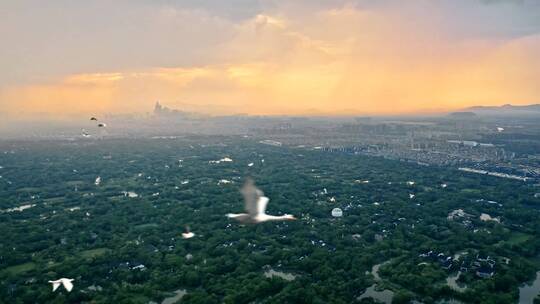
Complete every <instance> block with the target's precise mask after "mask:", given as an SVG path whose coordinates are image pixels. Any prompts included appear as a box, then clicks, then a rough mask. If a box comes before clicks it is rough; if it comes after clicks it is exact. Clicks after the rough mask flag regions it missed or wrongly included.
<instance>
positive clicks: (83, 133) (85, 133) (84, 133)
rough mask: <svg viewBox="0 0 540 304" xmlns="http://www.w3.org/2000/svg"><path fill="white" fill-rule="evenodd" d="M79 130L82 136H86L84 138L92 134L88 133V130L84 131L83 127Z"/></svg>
mask: <svg viewBox="0 0 540 304" xmlns="http://www.w3.org/2000/svg"><path fill="white" fill-rule="evenodd" d="M81 132H82V133H81V134H82V136H83V137H86V138H88V137H91V136H92V135H90V134H89V133H88V132H86V130H85V129H82V131H81Z"/></svg>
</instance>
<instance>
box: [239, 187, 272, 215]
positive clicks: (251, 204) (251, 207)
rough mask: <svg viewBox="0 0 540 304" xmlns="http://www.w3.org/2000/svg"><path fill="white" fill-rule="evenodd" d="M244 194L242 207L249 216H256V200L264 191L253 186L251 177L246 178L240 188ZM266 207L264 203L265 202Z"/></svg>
mask: <svg viewBox="0 0 540 304" xmlns="http://www.w3.org/2000/svg"><path fill="white" fill-rule="evenodd" d="M240 192H241V193H242V195H243V196H244V203H245V206H244V209H246V212H247V213H248V214H249V215H250V216H256V215H257V214H258V212H259V207H258V202H259V199H260V198H261V197H262V196H263V195H264V193H263V192H262V191H261V190H259V189H258V188H257V187H255V183H254V182H253V180H252V179H248V180H247V181H246V183H245V184H244V186H243V187H242V190H240ZM265 208H266V204H265Z"/></svg>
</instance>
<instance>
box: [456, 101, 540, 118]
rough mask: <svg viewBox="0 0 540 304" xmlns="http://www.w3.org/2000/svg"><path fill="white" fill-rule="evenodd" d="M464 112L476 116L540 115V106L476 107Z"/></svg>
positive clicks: (506, 105)
mask: <svg viewBox="0 0 540 304" xmlns="http://www.w3.org/2000/svg"><path fill="white" fill-rule="evenodd" d="M463 111H467V112H474V113H476V114H492V115H506V114H514V115H517V114H540V104H531V105H524V106H514V105H511V104H505V105H502V106H474V107H470V108H466V109H463Z"/></svg>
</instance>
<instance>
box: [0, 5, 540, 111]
mask: <svg viewBox="0 0 540 304" xmlns="http://www.w3.org/2000/svg"><path fill="white" fill-rule="evenodd" d="M210 2H211V1H205V2H204V3H202V4H201V5H197V4H196V2H193V3H191V2H187V3H184V5H183V6H178V5H175V4H171V3H172V2H171V3H169V2H168V1H158V2H146V1H135V2H130V3H127V2H126V3H124V2H118V3H117V4H114V5H112V4H106V3H100V2H99V1H98V2H96V3H98V4H99V5H98V4H92V5H90V4H89V5H87V6H85V7H79V6H78V5H74V4H71V2H66V3H62V5H59V4H56V6H52V7H49V8H46V9H45V12H42V11H41V10H40V11H39V12H38V10H37V8H36V7H34V8H33V9H32V10H30V8H32V6H31V5H29V4H28V3H24V4H19V2H14V3H13V4H8V5H6V6H7V8H6V9H3V10H0V17H3V18H4V19H3V21H0V28H1V29H0V34H2V37H4V38H3V40H4V42H6V44H5V45H9V46H10V47H8V48H3V49H2V50H0V58H2V59H0V63H1V64H2V65H3V66H4V65H5V66H6V69H4V70H2V71H0V80H2V82H0V83H3V85H2V84H0V108H1V109H2V110H3V111H5V112H6V113H10V115H24V114H27V113H32V112H39V113H50V114H53V115H58V114H60V115H72V114H84V113H90V112H92V113H95V112H145V111H148V110H149V109H150V108H151V105H152V104H153V103H154V102H155V100H161V101H163V102H164V103H165V104H167V105H170V106H173V107H179V108H183V109H188V110H197V111H204V112H207V113H251V114H320V113H327V114H347V113H409V112H415V111H440V110H448V109H456V108H461V107H464V106H468V105H474V104H485V105H488V104H492V105H494V104H503V103H516V104H525V103H534V102H539V100H540V98H539V97H540V89H538V86H537V85H536V84H537V83H539V81H540V59H539V56H538V55H537V54H539V53H540V9H539V8H540V6H539V5H538V2H529V1H527V0H523V1H477V2H474V1H463V0H455V1H454V0H452V1H450V0H447V1H428V0H418V1H412V2H407V3H406V4H405V3H404V2H401V1H390V0H382V1H376V2H373V1H356V2H345V1H344V2H342V3H338V4H337V5H336V2H335V1H333V2H331V1H305V2H304V1H300V2H296V1H295V2H294V3H289V2H283V3H281V2H280V1H272V2H267V1H260V2H250V3H249V4H248V2H247V1H237V2H238V3H240V4H242V5H240V4H239V5H238V6H237V9H231V8H224V7H222V8H220V7H219V6H217V7H211V5H210ZM244 2H245V3H244ZM254 3H255V4H254ZM233 7H234V6H233ZM25 9H26V10H25ZM16 15H17V16H16ZM66 15H67V16H68V17H66ZM98 16H99V17H101V19H100V22H97V21H96V20H94V18H97V17H98ZM24 22H28V23H27V24H25V25H24V26H23V23H24ZM17 26H22V27H23V29H20V28H19V29H17ZM6 28H8V29H6ZM2 110H0V111H2Z"/></svg>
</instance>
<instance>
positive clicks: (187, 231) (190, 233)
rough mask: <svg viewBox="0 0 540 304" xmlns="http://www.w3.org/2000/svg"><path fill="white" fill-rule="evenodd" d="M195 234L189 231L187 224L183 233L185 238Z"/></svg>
mask: <svg viewBox="0 0 540 304" xmlns="http://www.w3.org/2000/svg"><path fill="white" fill-rule="evenodd" d="M194 236H195V233H193V232H191V231H189V226H186V231H185V232H183V233H182V238H183V239H186V240H187V239H190V238H192V237H194Z"/></svg>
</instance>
